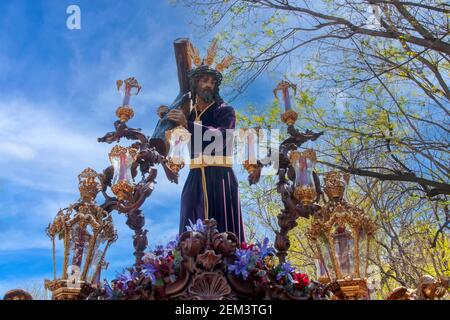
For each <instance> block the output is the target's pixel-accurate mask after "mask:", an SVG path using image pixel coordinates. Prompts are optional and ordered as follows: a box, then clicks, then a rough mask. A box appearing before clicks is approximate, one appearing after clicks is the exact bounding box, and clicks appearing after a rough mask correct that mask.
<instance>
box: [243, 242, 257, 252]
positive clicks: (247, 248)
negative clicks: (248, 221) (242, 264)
mask: <svg viewBox="0 0 450 320" xmlns="http://www.w3.org/2000/svg"><path fill="white" fill-rule="evenodd" d="M253 246H254V244H253V243H252V244H250V245H248V244H246V243H245V242H242V243H241V249H242V250H252V249H253Z"/></svg>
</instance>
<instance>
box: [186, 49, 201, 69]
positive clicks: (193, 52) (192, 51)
mask: <svg viewBox="0 0 450 320" xmlns="http://www.w3.org/2000/svg"><path fill="white" fill-rule="evenodd" d="M188 55H189V56H190V57H191V60H192V62H193V63H194V64H195V65H196V66H197V67H199V66H200V65H201V64H202V59H201V58H200V54H199V53H198V49H197V48H196V47H194V46H193V45H192V43H189V46H188Z"/></svg>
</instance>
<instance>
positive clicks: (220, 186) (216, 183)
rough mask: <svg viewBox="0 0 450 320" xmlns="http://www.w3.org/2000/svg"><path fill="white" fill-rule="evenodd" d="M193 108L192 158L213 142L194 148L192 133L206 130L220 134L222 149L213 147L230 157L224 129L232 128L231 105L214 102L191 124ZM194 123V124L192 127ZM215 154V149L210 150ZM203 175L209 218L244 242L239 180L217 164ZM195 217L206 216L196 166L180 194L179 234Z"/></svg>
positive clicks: (190, 172) (229, 140)
mask: <svg viewBox="0 0 450 320" xmlns="http://www.w3.org/2000/svg"><path fill="white" fill-rule="evenodd" d="M195 116H196V114H195V110H192V112H191V114H190V115H189V118H188V119H187V120H188V130H189V132H190V133H191V135H192V136H191V144H190V154H191V159H193V158H195V157H196V156H198V155H199V153H201V152H202V151H203V150H204V149H205V148H206V147H207V146H208V145H209V144H210V143H212V141H214V140H212V141H203V139H202V145H201V146H200V145H198V146H197V149H200V148H199V147H201V149H202V150H196V149H195V147H196V146H195V144H194V143H193V141H194V139H195V137H194V132H195V133H199V131H200V130H199V129H200V128H201V132H203V133H204V132H205V131H206V130H208V129H209V130H216V133H219V132H220V134H221V135H222V137H223V144H221V147H222V149H221V150H219V149H216V151H219V152H221V153H222V154H219V155H223V156H227V155H228V156H231V155H232V150H233V140H232V136H231V135H229V136H228V138H229V139H226V130H227V129H234V128H235V124H236V115H235V112H234V109H233V107H231V106H228V105H226V104H221V105H218V104H217V103H215V104H214V105H212V106H211V107H209V108H208V109H207V110H206V111H205V112H204V113H203V114H202V116H201V117H200V120H201V124H199V123H194V120H195ZM194 126H200V127H197V129H196V130H194ZM212 155H214V152H213V153H212ZM204 171H205V177H206V189H207V195H208V219H211V218H214V219H215V220H216V221H217V227H218V230H219V232H225V231H230V232H233V233H234V234H236V236H237V237H238V239H239V242H243V241H245V237H244V227H243V221H242V214H241V205H240V198H239V188H238V181H237V179H236V176H235V174H234V172H233V169H232V168H227V167H220V166H208V167H206V168H204ZM197 219H202V220H203V219H205V211H204V196H203V189H202V173H201V169H199V168H195V169H191V170H190V171H189V175H188V177H187V179H186V182H185V185H184V188H183V192H182V195H181V214H180V233H182V232H184V231H186V226H188V225H189V220H191V221H192V222H194V223H195V222H196V221H197Z"/></svg>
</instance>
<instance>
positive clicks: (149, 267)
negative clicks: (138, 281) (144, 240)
mask: <svg viewBox="0 0 450 320" xmlns="http://www.w3.org/2000/svg"><path fill="white" fill-rule="evenodd" d="M142 267H143V268H142V273H143V274H144V276H145V277H150V279H152V283H155V282H156V276H155V273H156V271H157V270H156V268H155V266H154V265H153V264H150V263H148V264H144V265H142Z"/></svg>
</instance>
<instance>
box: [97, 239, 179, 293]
mask: <svg viewBox="0 0 450 320" xmlns="http://www.w3.org/2000/svg"><path fill="white" fill-rule="evenodd" d="M177 244H178V236H177V237H176V239H175V240H172V241H170V242H169V243H168V244H167V245H166V246H165V247H164V246H162V245H160V246H157V247H156V248H155V249H154V250H153V251H151V252H148V253H146V254H145V255H144V257H143V258H142V260H143V264H142V265H141V266H139V267H136V266H133V267H131V268H127V269H125V270H123V272H121V273H117V274H116V278H115V279H114V280H112V281H111V285H110V284H109V283H108V282H107V281H106V280H104V283H103V292H102V294H103V296H104V297H105V299H111V300H115V299H133V298H139V299H143V298H145V297H147V296H149V295H150V294H151V292H152V290H153V292H154V293H155V294H156V295H157V296H158V295H159V296H162V295H164V290H162V289H163V287H164V285H166V284H168V283H172V282H174V281H175V280H176V275H177V274H178V271H179V268H180V263H181V260H182V257H181V255H180V252H179V250H177V248H176V247H177Z"/></svg>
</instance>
